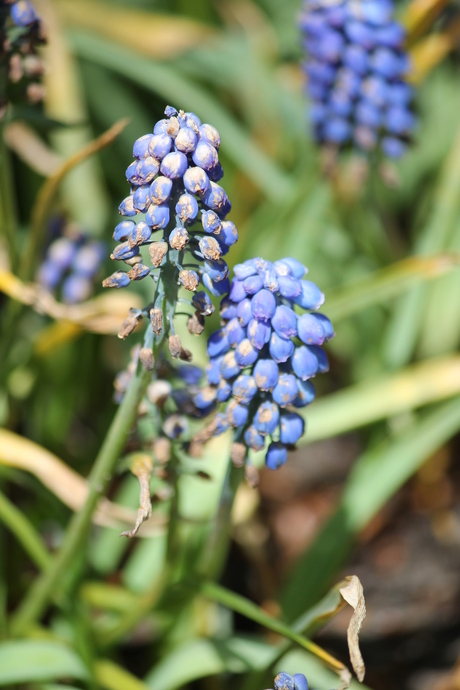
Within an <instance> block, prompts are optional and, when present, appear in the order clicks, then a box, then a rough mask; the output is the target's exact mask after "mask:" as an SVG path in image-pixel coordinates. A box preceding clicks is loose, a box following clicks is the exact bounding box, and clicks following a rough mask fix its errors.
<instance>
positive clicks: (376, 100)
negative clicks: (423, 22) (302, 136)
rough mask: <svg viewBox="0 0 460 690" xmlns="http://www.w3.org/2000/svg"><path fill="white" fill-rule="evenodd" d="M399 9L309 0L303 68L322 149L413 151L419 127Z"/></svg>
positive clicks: (384, 2) (356, 0) (388, 4)
mask: <svg viewBox="0 0 460 690" xmlns="http://www.w3.org/2000/svg"><path fill="white" fill-rule="evenodd" d="M393 11H394V6H393V1H392V0H337V1H334V2H329V0H304V4H303V10H302V12H301V14H300V17H299V26H300V29H301V31H302V32H303V35H304V40H303V47H304V49H305V51H306V53H307V60H306V61H305V63H304V65H303V69H304V72H305V74H306V76H307V92H308V94H309V96H310V98H311V101H312V103H311V108H310V119H311V122H312V126H313V133H314V137H315V139H316V140H317V141H318V142H319V143H320V144H330V145H333V146H335V147H342V146H345V145H347V144H352V145H354V146H356V147H357V148H358V149H360V150H361V151H365V152H370V151H373V150H375V149H377V147H380V148H381V150H382V151H383V153H384V154H385V155H386V156H389V157H391V158H398V157H400V156H401V155H403V153H404V152H405V150H406V148H407V143H408V141H409V138H410V135H411V133H412V131H413V130H414V127H415V124H416V122H415V118H414V115H413V114H412V112H411V101H412V98H413V89H412V87H411V86H409V84H408V83H407V81H406V78H407V74H408V71H409V69H410V62H409V58H408V55H407V53H406V51H405V48H404V41H405V30H404V28H403V27H402V26H401V25H400V24H399V23H397V22H395V21H394V20H393Z"/></svg>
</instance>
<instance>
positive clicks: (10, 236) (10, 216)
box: [0, 128, 19, 273]
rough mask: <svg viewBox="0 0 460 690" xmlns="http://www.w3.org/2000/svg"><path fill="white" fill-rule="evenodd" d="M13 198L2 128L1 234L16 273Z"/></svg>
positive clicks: (0, 136) (0, 160)
mask: <svg viewBox="0 0 460 690" xmlns="http://www.w3.org/2000/svg"><path fill="white" fill-rule="evenodd" d="M14 198H15V197H14V191H13V180H12V173H11V161H10V156H9V152H8V149H7V148H6V146H5V141H4V138H3V128H0V203H1V210H2V213H1V217H2V234H4V235H5V238H6V241H7V243H8V250H9V256H10V262H11V268H12V269H13V273H15V272H16V271H17V268H18V263H19V252H18V219H17V215H16V207H15V203H14Z"/></svg>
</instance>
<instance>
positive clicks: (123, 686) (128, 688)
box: [94, 659, 148, 690]
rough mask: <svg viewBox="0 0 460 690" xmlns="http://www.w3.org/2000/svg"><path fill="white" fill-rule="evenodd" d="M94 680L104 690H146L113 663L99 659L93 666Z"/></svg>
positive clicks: (146, 687)
mask: <svg viewBox="0 0 460 690" xmlns="http://www.w3.org/2000/svg"><path fill="white" fill-rule="evenodd" d="M94 675H95V676H96V680H97V682H98V683H99V685H100V686H101V687H102V688H105V690H148V686H147V685H146V684H145V683H144V682H143V681H142V680H140V678H136V676H133V675H132V673H129V672H128V671H125V669H124V668H121V666H117V664H114V663H113V661H109V660H108V659H101V660H100V661H97V662H96V663H95V665H94Z"/></svg>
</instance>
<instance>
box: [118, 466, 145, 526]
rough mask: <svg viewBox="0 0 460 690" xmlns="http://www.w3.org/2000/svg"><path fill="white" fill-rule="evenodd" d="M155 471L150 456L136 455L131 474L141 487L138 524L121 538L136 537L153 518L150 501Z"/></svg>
mask: <svg viewBox="0 0 460 690" xmlns="http://www.w3.org/2000/svg"><path fill="white" fill-rule="evenodd" d="M152 470H153V462H152V458H151V457H150V455H145V454H141V453H139V454H136V455H135V456H134V457H133V459H132V462H131V472H132V473H133V474H134V475H135V476H136V477H137V478H138V480H139V486H140V500H139V509H138V511H137V516H136V524H135V525H134V527H133V529H131V530H128V531H127V532H122V533H121V534H120V537H128V538H129V539H131V538H132V537H134V536H135V535H136V534H137V532H138V530H139V527H140V526H141V525H142V523H143V522H145V521H146V520H149V519H150V518H151V517H152V501H151V499H150V475H151V473H152Z"/></svg>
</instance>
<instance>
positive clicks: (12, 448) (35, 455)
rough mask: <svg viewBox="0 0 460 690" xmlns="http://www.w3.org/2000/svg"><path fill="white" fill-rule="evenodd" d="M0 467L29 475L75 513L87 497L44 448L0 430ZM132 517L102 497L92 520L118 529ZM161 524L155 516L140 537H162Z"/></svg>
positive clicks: (83, 486) (84, 486) (82, 483)
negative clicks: (29, 473) (3, 466)
mask: <svg viewBox="0 0 460 690" xmlns="http://www.w3.org/2000/svg"><path fill="white" fill-rule="evenodd" d="M0 464H2V465H7V466H9V467H16V468H17V469H20V470H25V471H26V472H31V473H32V474H34V475H35V476H36V477H37V479H38V480H39V481H40V482H42V484H43V485H44V486H46V487H47V488H48V489H49V490H50V491H51V492H52V493H54V494H55V495H56V496H57V497H58V498H59V499H60V500H61V501H62V502H63V503H65V504H66V505H67V506H69V508H71V509H72V510H74V511H75V512H76V511H78V510H80V509H81V508H82V507H83V505H84V503H85V501H86V498H87V496H88V491H89V487H88V482H87V481H86V479H84V478H83V477H81V476H80V475H79V474H78V473H77V472H75V471H74V470H72V469H71V468H70V467H68V466H67V465H66V464H65V463H64V462H62V460H60V459H59V458H57V457H56V456H55V455H53V453H50V452H49V451H47V450H46V449H45V448H42V447H41V446H39V445H37V444H36V443H33V442H32V441H29V440H28V439H26V438H23V437H22V436H18V435H17V434H14V433H13V432H11V431H7V430H6V429H0ZM136 517H137V516H136V513H135V512H134V511H133V510H130V509H129V508H125V507H124V506H121V505H118V504H116V503H112V501H109V500H108V499H106V498H103V499H101V500H100V501H99V503H98V507H97V510H96V512H95V513H94V515H93V521H94V523H95V524H97V525H102V526H104V527H114V528H118V529H120V527H121V526H123V527H124V526H125V525H126V526H127V525H132V524H133V522H135V520H136ZM165 524H166V521H165V518H164V517H163V516H161V515H155V516H154V518H153V519H152V520H150V522H149V523H148V525H146V529H145V530H143V536H145V537H147V536H153V535H157V534H162V533H163V532H164V528H165Z"/></svg>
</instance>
